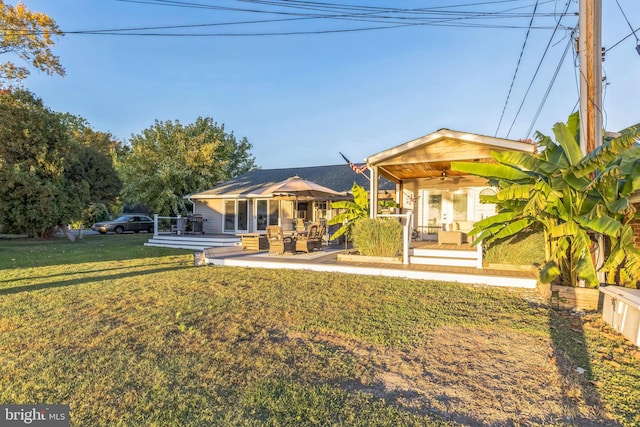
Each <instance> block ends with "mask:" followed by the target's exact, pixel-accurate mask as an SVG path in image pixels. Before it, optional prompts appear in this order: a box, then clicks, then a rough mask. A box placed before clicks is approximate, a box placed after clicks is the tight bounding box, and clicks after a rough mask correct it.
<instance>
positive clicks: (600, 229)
mask: <svg viewBox="0 0 640 427" xmlns="http://www.w3.org/2000/svg"><path fill="white" fill-rule="evenodd" d="M576 221H577V222H578V223H579V224H580V225H581V226H582V227H583V228H585V229H587V230H592V231H595V232H596V233H600V234H605V235H607V236H612V237H617V236H618V235H619V234H620V229H621V228H622V224H621V223H620V221H617V220H615V219H613V218H611V217H609V216H601V217H598V218H589V216H588V215H582V216H579V217H577V218H576Z"/></svg>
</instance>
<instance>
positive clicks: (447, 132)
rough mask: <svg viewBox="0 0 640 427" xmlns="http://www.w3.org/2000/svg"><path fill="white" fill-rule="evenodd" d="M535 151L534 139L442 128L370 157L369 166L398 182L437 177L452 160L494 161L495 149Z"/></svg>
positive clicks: (452, 173)
mask: <svg viewBox="0 0 640 427" xmlns="http://www.w3.org/2000/svg"><path fill="white" fill-rule="evenodd" d="M505 150H513V151H524V152H528V153H533V152H534V151H535V145H534V144H532V143H531V142H523V141H515V140H510V139H504V138H495V137H492V136H484V135H478V134H474V133H467V132H459V131H455V130H451V129H440V130H438V131H436V132H434V133H431V134H429V135H425V136H422V137H420V138H416V139H414V140H411V141H409V142H405V143H404V144H401V145H397V146H395V147H393V148H390V149H388V150H385V151H381V152H379V153H377V154H374V155H372V156H370V157H368V158H367V159H366V160H367V165H369V166H376V167H378V168H379V169H378V170H379V172H380V175H381V176H384V177H386V178H388V179H390V180H392V181H394V182H400V181H402V180H405V179H416V178H433V177H437V176H439V175H440V174H442V173H445V172H444V171H446V173H447V175H449V174H451V175H455V174H456V172H451V171H450V170H449V169H450V167H451V162H452V161H474V162H492V161H493V160H492V158H491V152H492V151H505Z"/></svg>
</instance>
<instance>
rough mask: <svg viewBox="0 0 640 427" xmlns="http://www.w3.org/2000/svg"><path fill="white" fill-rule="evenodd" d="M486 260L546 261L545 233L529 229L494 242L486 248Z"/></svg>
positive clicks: (502, 261) (516, 262)
mask: <svg viewBox="0 0 640 427" xmlns="http://www.w3.org/2000/svg"><path fill="white" fill-rule="evenodd" d="M484 260H485V261H486V262H490V263H496V264H513V265H533V264H541V263H542V262H543V261H544V235H543V233H542V232H541V231H528V232H522V233H520V234H518V235H516V236H512V237H508V238H506V239H501V240H498V241H495V242H492V243H491V244H490V245H489V246H488V247H487V248H486V249H485V252H484Z"/></svg>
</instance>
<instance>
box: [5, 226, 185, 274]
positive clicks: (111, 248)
mask: <svg viewBox="0 0 640 427" xmlns="http://www.w3.org/2000/svg"><path fill="white" fill-rule="evenodd" d="M148 238H149V237H148V235H146V234H130V235H96V236H91V237H89V238H87V239H83V240H80V241H77V242H70V241H69V240H67V239H66V238H64V237H58V238H53V239H35V238H34V239H19V240H13V241H8V242H3V244H2V245H1V246H0V270H1V269H3V268H7V269H9V268H32V267H47V266H55V265H63V264H66V265H70V264H82V263H86V262H105V261H131V260H134V259H143V258H154V257H163V256H172V255H177V256H180V255H188V254H192V253H193V251H192V250H187V249H175V248H163V247H155V246H144V243H145V242H146V241H147V240H148Z"/></svg>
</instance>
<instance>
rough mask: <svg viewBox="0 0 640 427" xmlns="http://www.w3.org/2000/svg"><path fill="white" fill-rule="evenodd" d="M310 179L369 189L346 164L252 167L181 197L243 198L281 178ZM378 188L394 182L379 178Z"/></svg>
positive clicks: (341, 189) (327, 184) (336, 187)
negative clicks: (209, 187)
mask: <svg viewBox="0 0 640 427" xmlns="http://www.w3.org/2000/svg"><path fill="white" fill-rule="evenodd" d="M296 175H297V176H299V177H301V178H304V179H307V180H309V181H313V182H315V183H316V184H320V185H322V186H325V187H329V188H330V189H332V190H335V191H337V192H339V193H345V194H346V193H347V192H350V191H351V187H353V183H354V182H356V183H357V184H358V185H360V186H362V187H364V188H365V189H367V190H368V189H369V181H368V180H367V178H365V177H364V176H363V175H362V174H357V173H355V172H354V171H353V169H351V167H349V165H347V164H342V165H330V166H311V167H300V168H284V169H255V170H252V171H250V172H247V173H245V174H242V175H239V176H237V177H236V178H234V179H232V180H230V181H226V182H222V183H220V184H217V185H216V186H214V187H213V188H211V189H209V190H206V191H202V192H199V193H194V194H189V195H187V196H185V197H187V198H191V199H217V198H222V197H246V196H247V195H248V194H252V193H256V192H258V191H259V190H261V189H262V188H264V187H266V186H267V185H272V184H275V183H277V182H280V181H284V180H285V179H287V178H291V177H292V176H296ZM379 189H380V190H386V191H395V185H394V184H393V183H391V182H389V181H387V180H386V179H381V180H380V185H379Z"/></svg>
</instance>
